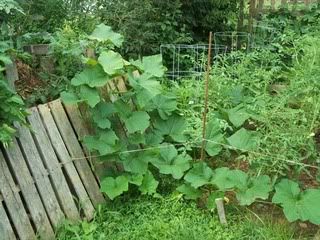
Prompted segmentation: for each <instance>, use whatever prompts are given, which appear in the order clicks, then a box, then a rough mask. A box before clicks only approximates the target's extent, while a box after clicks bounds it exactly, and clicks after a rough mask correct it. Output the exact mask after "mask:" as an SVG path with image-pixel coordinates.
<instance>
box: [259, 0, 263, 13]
mask: <svg viewBox="0 0 320 240" xmlns="http://www.w3.org/2000/svg"><path fill="white" fill-rule="evenodd" d="M263 7H264V0H259V1H258V14H261V13H262V12H263Z"/></svg>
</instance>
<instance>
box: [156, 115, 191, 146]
mask: <svg viewBox="0 0 320 240" xmlns="http://www.w3.org/2000/svg"><path fill="white" fill-rule="evenodd" d="M154 128H155V133H156V134H158V135H160V136H165V137H167V136H169V137H171V138H172V140H174V141H176V142H184V141H186V137H185V135H184V131H185V129H186V121H185V120H184V118H183V117H181V116H179V115H176V114H173V115H171V116H170V117H169V118H168V120H163V119H157V120H156V122H155V123H154Z"/></svg>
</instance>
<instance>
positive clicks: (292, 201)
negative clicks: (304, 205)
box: [272, 179, 301, 222]
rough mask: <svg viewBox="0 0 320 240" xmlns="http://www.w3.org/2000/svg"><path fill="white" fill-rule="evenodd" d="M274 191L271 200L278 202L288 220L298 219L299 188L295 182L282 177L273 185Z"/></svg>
mask: <svg viewBox="0 0 320 240" xmlns="http://www.w3.org/2000/svg"><path fill="white" fill-rule="evenodd" d="M275 190H276V193H275V194H274V196H273V198H272V202H273V203H276V204H280V205H281V206H282V207H283V212H284V214H285V215H286V217H287V219H288V220H289V221H290V222H293V221H296V220H298V219H300V215H301V213H300V210H301V209H300V205H301V203H300V204H299V197H300V192H301V190H300V188H299V185H298V184H297V183H296V182H293V181H291V180H288V179H283V180H282V181H281V182H280V183H278V184H277V185H276V186H275Z"/></svg>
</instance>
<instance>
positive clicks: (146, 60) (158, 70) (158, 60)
mask: <svg viewBox="0 0 320 240" xmlns="http://www.w3.org/2000/svg"><path fill="white" fill-rule="evenodd" d="M131 63H132V65H134V66H136V67H138V68H139V69H141V70H142V71H144V72H145V73H147V74H148V75H151V76H154V77H163V75H164V73H165V71H166V68H165V67H164V66H163V64H162V56H161V54H159V55H154V56H148V57H143V59H142V61H140V60H137V61H134V62H131Z"/></svg>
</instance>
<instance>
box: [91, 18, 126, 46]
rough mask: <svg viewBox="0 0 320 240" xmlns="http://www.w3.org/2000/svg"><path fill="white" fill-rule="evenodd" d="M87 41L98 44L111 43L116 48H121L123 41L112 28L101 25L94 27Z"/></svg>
mask: <svg viewBox="0 0 320 240" xmlns="http://www.w3.org/2000/svg"><path fill="white" fill-rule="evenodd" d="M89 39H92V40H97V41H99V42H111V43H113V44H114V45H115V46H117V47H121V45H122V43H123V41H124V39H123V36H122V35H121V34H119V33H115V32H114V31H112V28H111V27H109V26H106V25H105V24H103V23H101V24H100V25H98V26H97V27H96V29H95V30H94V31H93V33H92V34H91V35H90V36H89Z"/></svg>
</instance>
